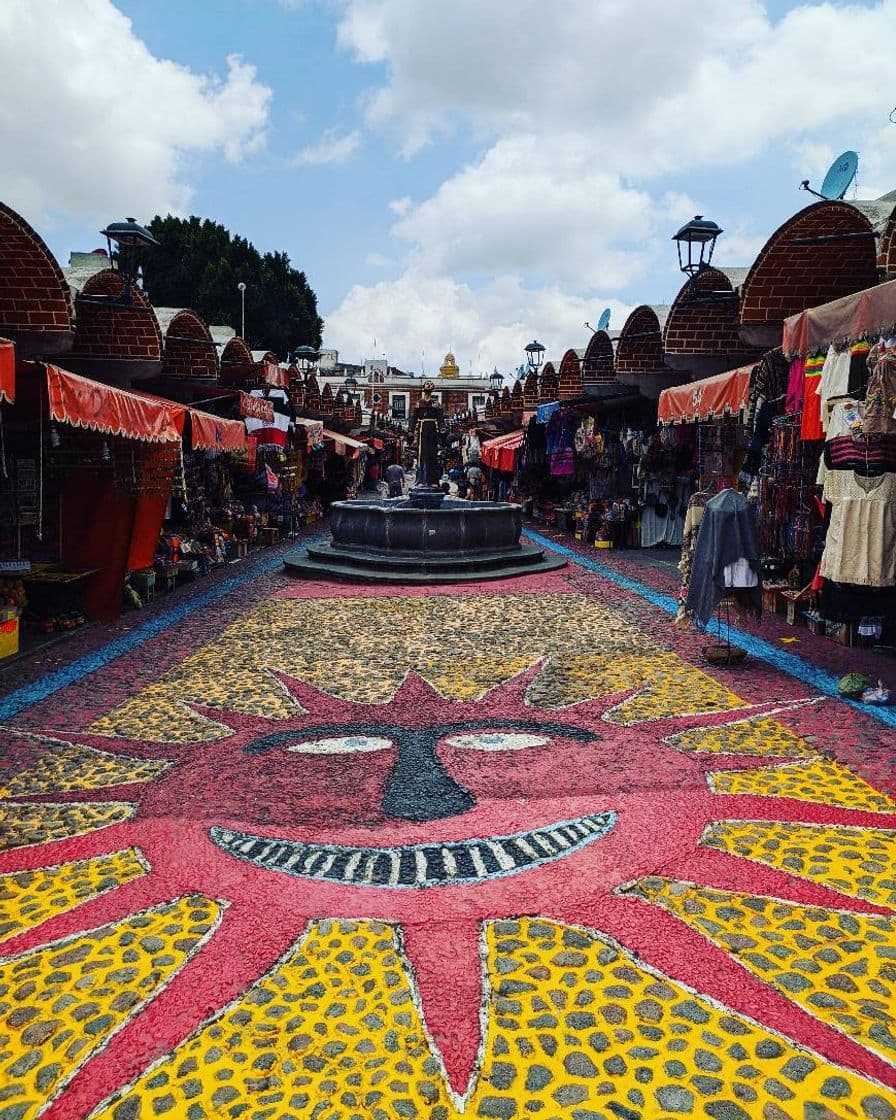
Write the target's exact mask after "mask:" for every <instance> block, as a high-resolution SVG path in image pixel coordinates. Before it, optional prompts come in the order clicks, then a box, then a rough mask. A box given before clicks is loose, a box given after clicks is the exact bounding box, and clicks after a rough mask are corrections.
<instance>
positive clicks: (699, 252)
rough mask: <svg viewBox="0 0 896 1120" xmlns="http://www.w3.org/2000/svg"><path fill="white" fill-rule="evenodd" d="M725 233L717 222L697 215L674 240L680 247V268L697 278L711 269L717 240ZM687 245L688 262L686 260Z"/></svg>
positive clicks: (682, 228) (683, 227)
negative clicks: (698, 274) (699, 274)
mask: <svg viewBox="0 0 896 1120" xmlns="http://www.w3.org/2000/svg"><path fill="white" fill-rule="evenodd" d="M722 232H723V231H722V230H721V229H719V227H718V226H717V225H716V223H715V222H710V221H708V220H707V219H706V218H704V217H703V215H702V214H697V215H695V217H694V218H692V219H691V221H689V222H688V223H687V225H684V226H682V227H681V229H680V230H679V231H678V233H676V234H675V235H674V236H673V237H672V240H673V241H674V242H675V243H676V245H677V246H678V267H679V268H680V269H681V271H682V272H684V273H685V274H686V275H688V276H695V275H696V274H697V273H698V272H700V271H701V270H702V269H704V268H709V265H710V262H711V261H712V253H713V250H714V249H715V247H716V239H717V238H718V236H719V234H720V233H722ZM685 245H686V246H687V260H685V249H684V247H685Z"/></svg>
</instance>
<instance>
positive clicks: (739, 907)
mask: <svg viewBox="0 0 896 1120" xmlns="http://www.w3.org/2000/svg"><path fill="white" fill-rule="evenodd" d="M631 893H635V894H640V895H641V896H642V897H643V898H645V899H646V900H647V901H648V902H651V903H653V904H654V905H655V906H662V907H663V908H664V909H665V910H668V911H669V912H670V913H672V914H674V915H675V916H676V917H677V918H680V919H681V920H682V921H683V922H685V923H687V925H689V926H691V927H692V928H693V929H696V930H697V931H698V932H699V933H702V934H703V936H704V937H706V938H707V939H708V940H710V941H712V942H713V943H714V944H716V945H718V946H720V947H721V948H722V949H724V950H725V951H726V952H728V953H730V954H731V955H732V956H733V957H734V958H735V959H736V960H737V961H739V962H740V964H742V965H743V966H744V967H745V968H747V969H749V971H750V972H752V973H754V975H756V976H758V977H759V978H760V979H761V980H764V981H766V983H768V984H770V985H771V986H772V987H773V988H775V989H776V990H777V991H779V992H780V993H781V994H782V995H784V996H786V997H787V998H788V999H791V1000H793V1002H794V1003H796V1004H798V1005H799V1006H800V1007H802V1008H803V1010H804V1011H808V1012H809V1014H810V1015H814V1016H815V1017H816V1018H818V1019H821V1021H822V1022H824V1023H828V1024H829V1025H830V1026H832V1027H836V1028H837V1029H838V1030H840V1031H843V1033H844V1034H846V1035H848V1036H849V1037H850V1038H852V1039H854V1040H855V1041H856V1042H859V1043H861V1044H862V1045H863V1046H867V1047H868V1049H869V1050H873V1051H874V1052H875V1053H877V1054H879V1055H880V1056H881V1057H882V1058H884V1059H885V1060H886V1061H888V1062H894V1063H896V1033H894V1028H896V918H883V917H880V916H879V915H874V914H854V913H852V912H849V911H845V910H829V909H825V908H823V907H820V906H800V905H797V904H796V903H793V902H783V901H780V900H779V899H775V898H763V897H759V896H752V895H744V894H737V893H734V892H731V891H720V890H713V889H710V888H708V887H698V886H695V885H693V884H690V883H678V882H675V881H674V880H670V879H657V878H649V879H642V880H641V881H640V882H638V883H636V884H635V885H634V887H633V888H631Z"/></svg>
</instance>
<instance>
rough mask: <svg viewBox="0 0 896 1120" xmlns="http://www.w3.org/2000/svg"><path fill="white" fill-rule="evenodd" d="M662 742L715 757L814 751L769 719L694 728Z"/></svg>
mask: <svg viewBox="0 0 896 1120" xmlns="http://www.w3.org/2000/svg"><path fill="white" fill-rule="evenodd" d="M664 742H666V743H668V744H669V746H671V747H675V749H676V750H679V751H710V752H712V753H714V754H755V755H763V756H764V755H778V756H782V757H785V758H789V757H798V756H806V757H810V756H812V755H814V754H815V753H816V752H815V751H814V750H813V749H812V748H811V747H810V746H809V744H808V743H806V742H805V741H804V740H803V739H801V738H800V737H799V736H798V735H795V734H794V733H793V732H792V731H791V730H789V728H787V727H785V726H784V725H783V724H782V723H779V722H778V721H777V720H776V719H772V718H771V716H756V717H754V718H752V719H744V720H737V721H736V722H734V723H725V724H720V725H719V726H717V727H695V728H690V729H689V730H687V731H682V732H681V733H680V734H678V735H670V736H669V737H668V738H667V739H665V740H664Z"/></svg>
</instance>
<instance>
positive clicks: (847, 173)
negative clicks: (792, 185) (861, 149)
mask: <svg viewBox="0 0 896 1120" xmlns="http://www.w3.org/2000/svg"><path fill="white" fill-rule="evenodd" d="M858 169H859V153H858V152H850V151H847V152H843V153H842V154H841V155H839V156H837V158H836V159H835V160H834V162H833V163H832V164H831V166H830V167H829V168H828V173H827V175H825V177H824V182H823V183H822V184H821V190H820V191H813V190H812V188H811V187H810V186H809V180H808V179H804V180H803V181H802V183H800V190H802V191H808V192H809V194H814V195H815V197H816V198H822V199H825V200H826V201H832V200H838V199H841V198H843V196H844V195H845V194H846V192H847V191H848V190H849V187H850V184H851V183H852V181H853V179H855V177H856V172H857V171H858Z"/></svg>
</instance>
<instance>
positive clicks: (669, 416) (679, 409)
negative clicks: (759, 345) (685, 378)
mask: <svg viewBox="0 0 896 1120" xmlns="http://www.w3.org/2000/svg"><path fill="white" fill-rule="evenodd" d="M752 372H753V367H752V366H741V368H740V369H732V370H729V372H728V373H717V374H716V376H715V377H706V378H704V379H703V380H702V381H692V382H690V384H688V385H676V386H674V387H673V388H672V389H663V391H662V392H661V393H660V399H659V406H658V408H657V412H658V417H659V422H660V423H661V424H693V422H694V421H695V420H717V419H719V418H720V417H722V416H735V415H736V414H737V413H738V412H741V411H742V410H743V409H744V407H745V406H746V403H747V397H748V396H749V393H750V374H751V373H752Z"/></svg>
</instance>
